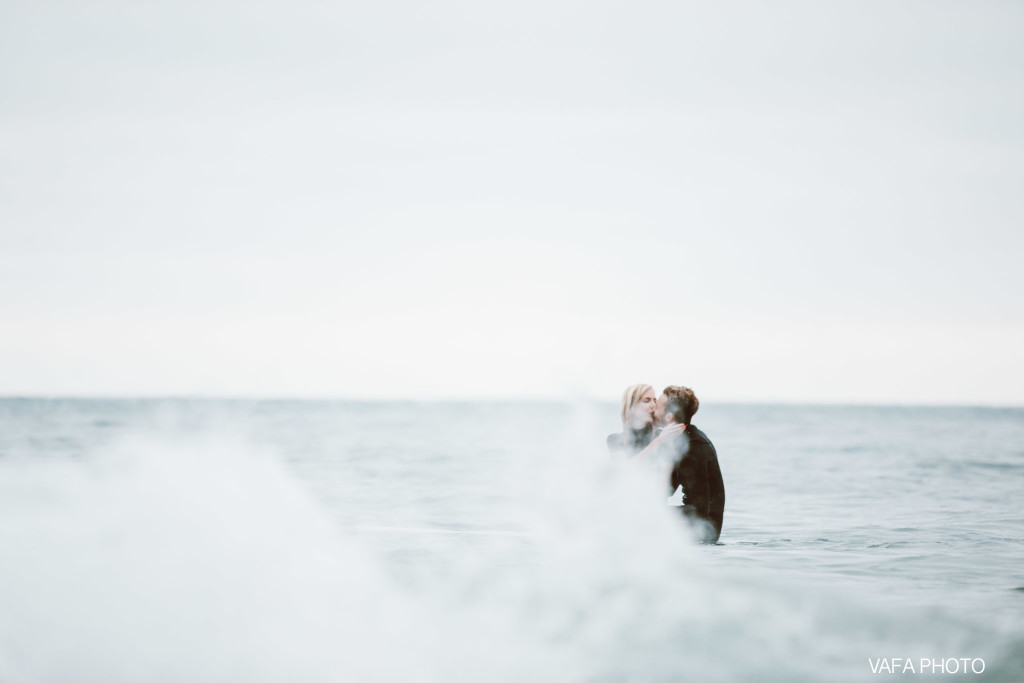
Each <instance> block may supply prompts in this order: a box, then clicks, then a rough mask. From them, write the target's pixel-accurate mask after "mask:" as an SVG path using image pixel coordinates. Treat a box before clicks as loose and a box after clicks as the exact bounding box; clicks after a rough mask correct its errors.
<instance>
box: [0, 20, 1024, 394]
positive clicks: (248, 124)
mask: <svg viewBox="0 0 1024 683" xmlns="http://www.w3.org/2000/svg"><path fill="white" fill-rule="evenodd" d="M1022 38H1024V3H1019V2H984V1H977V0H971V1H969V2H968V1H967V0H964V1H963V2H942V1H938V0H926V1H915V2H899V1H892V0H885V1H878V2H863V1H857V2H818V1H808V2H781V3H780V2H773V3H747V2H721V3H717V2H716V3H711V2H699V3H686V2H675V1H673V2H636V1H632V2H628V3H627V2H581V1H580V2H565V1H562V0H555V1H551V0H545V1H544V2H514V3H513V2H506V3H484V2H468V1H466V2H428V3H424V2H418V1H416V2H414V1H408V2H399V1H385V2H372V3H367V2H361V3H356V2H347V3H346V2H288V3H285V2H248V1H247V2H242V1H241V0H228V1H227V2H222V3H209V2H205V1H204V2H188V1H184V2H173V3H172V2H139V1H138V0H133V1H131V2H127V1H126V2H90V3H80V2H45V1H40V0H30V1H22V0H5V2H3V4H2V5H0V394H7V395H55V394H61V395H63V394H68V395H105V396H109V395H163V394H174V395H181V394H188V395H195V394H199V395H222V396H316V397H349V398H360V397H367V398H385V397H403V398H471V397H547V398H552V397H570V396H579V395H584V396H590V397H595V398H604V399H608V400H617V399H618V396H619V394H620V393H621V391H622V389H623V387H624V386H625V385H627V384H631V383H634V382H641V381H642V382H648V383H652V384H656V385H659V388H660V386H661V385H664V384H668V383H682V384H687V385H689V386H692V387H694V388H695V390H696V391H697V393H698V395H700V396H701V397H702V398H705V400H707V399H714V400H723V401H724V400H738V401H762V400H763V401H772V400H779V401H829V402H836V401H838V402H882V403H985V404H988V403H994V404H1018V405H1020V404H1024V361H1022V360H1021V349H1024V305H1022V301H1021V295H1022V294H1024V269H1022V268H1021V266H1020V262H1021V257H1022V254H1024V250H1022V247H1024V192H1022V189H1024V39H1022Z"/></svg>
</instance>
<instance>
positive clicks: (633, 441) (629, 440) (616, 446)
mask: <svg viewBox="0 0 1024 683" xmlns="http://www.w3.org/2000/svg"><path fill="white" fill-rule="evenodd" d="M653 439H654V425H649V426H647V427H644V428H643V429H641V430H635V429H628V428H627V429H626V430H625V431H623V432H620V433H618V434H609V435H608V439H607V442H606V443H607V444H608V451H609V452H610V453H611V454H612V455H625V456H627V457H630V458H632V457H633V456H634V455H636V454H637V453H639V452H640V451H642V450H643V449H645V448H647V446H648V444H650V443H651V441H652V440H653Z"/></svg>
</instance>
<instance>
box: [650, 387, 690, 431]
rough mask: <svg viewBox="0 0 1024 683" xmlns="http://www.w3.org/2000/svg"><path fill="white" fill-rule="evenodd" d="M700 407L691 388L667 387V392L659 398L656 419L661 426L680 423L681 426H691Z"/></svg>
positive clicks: (655, 411)
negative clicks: (691, 421)
mask: <svg viewBox="0 0 1024 683" xmlns="http://www.w3.org/2000/svg"><path fill="white" fill-rule="evenodd" d="M699 407H700V401H698V400H697V395H696V394H694V393H693V389H690V388H689V387H677V386H675V385H671V386H667V387H665V390H664V391H663V392H662V393H661V396H659V397H658V403H657V405H656V406H655V408H654V417H655V419H656V420H657V421H658V423H659V424H669V423H671V422H678V423H679V424H690V420H692V419H693V415H694V413H696V412H697V408H699Z"/></svg>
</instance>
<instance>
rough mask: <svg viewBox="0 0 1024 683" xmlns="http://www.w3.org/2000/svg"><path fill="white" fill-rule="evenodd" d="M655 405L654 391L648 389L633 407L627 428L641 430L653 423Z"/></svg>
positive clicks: (656, 400)
mask: <svg viewBox="0 0 1024 683" xmlns="http://www.w3.org/2000/svg"><path fill="white" fill-rule="evenodd" d="M657 403H658V397H657V396H655V395H654V389H648V390H647V392H646V393H645V394H644V395H643V396H641V397H640V400H639V401H637V403H636V405H635V406H633V412H632V413H631V414H630V416H629V426H630V427H632V428H633V429H643V428H644V427H646V426H648V425H650V424H651V423H652V422H654V406H655V405H657Z"/></svg>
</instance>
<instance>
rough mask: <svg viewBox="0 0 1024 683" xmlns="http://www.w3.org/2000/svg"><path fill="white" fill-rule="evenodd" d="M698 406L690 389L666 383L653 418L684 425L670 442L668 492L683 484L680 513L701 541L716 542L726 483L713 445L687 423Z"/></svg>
mask: <svg viewBox="0 0 1024 683" xmlns="http://www.w3.org/2000/svg"><path fill="white" fill-rule="evenodd" d="M699 406H700V401H698V400H697V396H696V395H695V394H694V393H693V390H692V389H689V388H687V387H677V386H668V387H665V391H664V392H662V394H661V396H660V397H658V403H657V406H656V408H655V418H656V419H657V420H658V421H659V422H660V423H662V424H672V423H678V424H685V425H686V431H684V432H683V435H682V436H681V437H679V438H678V439H677V440H676V441H675V443H674V444H673V445H672V446H673V449H674V450H675V453H674V455H675V458H674V460H675V466H674V467H673V468H672V474H671V475H670V477H669V493H670V494H671V493H673V492H675V490H676V489H677V488H678V487H679V486H682V487H683V507H682V512H683V515H684V516H686V518H687V519H689V520H690V522H691V523H693V527H694V530H695V531H696V532H697V537H698V539H699V540H700V541H701V542H702V543H717V542H718V537H719V536H720V535H721V533H722V514H723V512H724V511H725V484H724V483H723V482H722V470H721V469H720V468H719V466H718V454H717V453H716V452H715V447H714V445H713V444H712V443H711V440H710V439H708V437H707V435H705V434H704V432H702V431H700V430H699V429H697V428H696V427H695V426H694V425H693V424H692V423H691V422H690V420H692V419H693V414H694V413H696V412H697V408H698V407H699Z"/></svg>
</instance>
